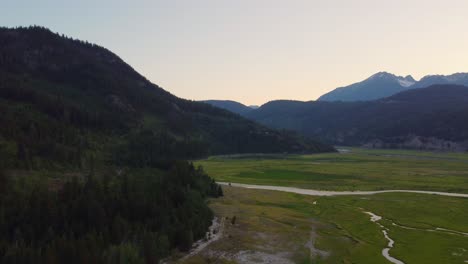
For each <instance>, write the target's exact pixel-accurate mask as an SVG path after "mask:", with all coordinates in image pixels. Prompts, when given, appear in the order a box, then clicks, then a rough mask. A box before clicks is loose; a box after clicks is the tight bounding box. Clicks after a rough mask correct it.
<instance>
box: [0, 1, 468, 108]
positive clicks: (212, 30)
mask: <svg viewBox="0 0 468 264" xmlns="http://www.w3.org/2000/svg"><path fill="white" fill-rule="evenodd" d="M467 13H468V1H466V0H446V1H438V0H410V1H408V0H394V1H387V0H353V1H349V0H328V1H326V0H316V1H310V0H291V1H280V0H236V1H230V0H200V1H192V0H186V1H181V0H173V1H172V0H171V1H154V0H137V1H132V2H130V1H126V0H101V1H95V0H93V1H91V0H81V1H73V2H72V1H59V0H44V1H33V0H30V1H27V0H4V1H2V9H1V15H0V26H8V27H14V26H29V25H33V24H36V25H41V26H45V27H48V28H50V29H51V30H52V31H54V32H59V33H63V34H65V35H68V36H71V37H73V38H78V39H82V40H88V41H89V42H92V43H96V44H99V45H101V46H104V47H106V48H108V49H110V50H111V51H113V52H114V53H116V54H117V55H118V56H120V57H121V58H122V59H123V60H125V61H126V62H127V63H128V64H130V65H131V66H132V67H134V68H135V69H136V70H137V71H138V72H140V73H141V74H142V75H144V76H145V77H146V78H148V79H149V80H150V81H152V82H154V83H155V84H158V85H159V86H161V87H163V88H164V89H166V90H167V91H169V92H171V93H173V94H175V95H177V96H179V97H182V98H186V99H192V100H206V99H220V100H234V101H239V102H242V103H244V104H246V105H261V104H263V103H265V102H267V101H271V100H276V99H292V100H301V101H309V100H315V99H316V98H318V97H319V96H320V95H322V94H324V93H326V92H329V91H331V90H333V89H335V88H337V87H340V86H346V85H349V84H351V83H355V82H358V81H361V80H364V79H365V78H367V77H369V76H371V75H372V74H374V73H376V72H380V71H387V72H391V73H393V74H396V75H402V76H406V75H409V74H410V75H412V76H413V77H414V78H415V79H420V78H421V77H423V76H424V75H428V74H452V73H455V72H466V71H468V48H467V47H468V34H466V29H467V28H468V16H467V15H466V14H467Z"/></svg>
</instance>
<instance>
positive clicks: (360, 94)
mask: <svg viewBox="0 0 468 264" xmlns="http://www.w3.org/2000/svg"><path fill="white" fill-rule="evenodd" d="M435 84H458V85H468V73H455V74H452V75H448V76H445V75H428V76H425V77H423V78H422V79H421V80H420V81H416V80H415V79H414V78H413V77H412V76H411V75H408V76H406V77H402V76H396V75H394V74H391V73H388V72H379V73H376V74H374V75H372V76H371V77H369V78H367V79H366V80H364V81H362V82H358V83H355V84H351V85H349V86H345V87H340V88H336V89H335V90H333V91H331V92H329V93H326V94H324V95H322V96H321V97H320V98H319V99H318V101H331V102H333V101H348V102H352V101H371V100H376V99H380V98H384V97H388V96H391V95H394V94H397V93H399V92H402V91H407V90H411V89H415V88H423V87H428V86H431V85H435Z"/></svg>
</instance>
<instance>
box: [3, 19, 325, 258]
mask: <svg viewBox="0 0 468 264" xmlns="http://www.w3.org/2000/svg"><path fill="white" fill-rule="evenodd" d="M320 151H334V149H333V148H332V147H330V146H328V145H323V144H320V143H317V142H314V141H311V140H307V139H304V138H302V137H300V136H297V135H294V134H292V133H286V132H280V131H277V130H273V129H269V128H266V127H265V126H263V125H259V124H257V123H255V122H253V121H250V120H247V119H245V118H243V117H241V116H239V115H237V114H233V113H231V112H229V111H226V110H223V109H219V108H217V107H213V106H211V105H208V104H205V103H200V102H193V101H189V100H184V99H181V98H178V97H176V96H174V95H172V94H170V93H169V92H167V91H165V90H163V89H162V88H160V87H159V86H157V85H155V84H153V83H151V82H150V81H148V80H147V79H145V78H144V77H143V76H141V75H140V74H139V73H138V72H136V71H135V70H134V69H133V68H132V67H130V66H129V65H128V64H126V63H125V62H124V61H123V60H122V59H120V58H119V57H118V56H117V55H115V54H113V53H112V52H110V51H109V50H107V49H105V48H103V47H100V46H97V45H95V44H90V43H87V42H83V41H79V40H74V39H71V38H68V37H65V36H60V35H58V34H55V33H52V32H51V31H50V30H48V29H46V28H42V27H29V28H15V29H11V28H0V230H1V231H2V232H1V233H2V235H1V236H0V263H69V262H70V261H71V262H72V263H119V262H121V260H125V261H126V262H131V263H159V262H160V260H162V259H164V258H165V257H167V255H168V254H170V253H171V252H174V250H175V249H176V248H177V249H179V250H180V251H188V250H190V249H191V247H192V244H193V242H194V241H196V240H199V239H202V238H203V237H204V236H205V235H206V231H207V230H208V227H209V226H210V225H211V223H212V219H213V212H212V211H211V209H210V208H209V207H208V206H207V204H206V202H205V201H206V199H207V198H209V197H213V198H216V197H218V196H222V194H223V191H222V188H221V187H220V186H219V185H217V184H216V182H215V181H214V180H213V179H212V178H210V177H209V176H208V175H206V173H204V171H203V168H201V167H198V168H195V167H194V165H193V164H192V163H190V162H188V161H186V160H187V159H194V158H200V157H205V156H207V155H211V154H226V153H246V152H248V153H252V152H257V153H258V152H264V153H272V152H281V153H283V152H320Z"/></svg>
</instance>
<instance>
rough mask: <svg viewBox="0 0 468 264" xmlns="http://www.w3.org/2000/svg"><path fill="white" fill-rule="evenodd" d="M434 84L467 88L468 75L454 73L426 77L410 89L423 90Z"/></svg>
mask: <svg viewBox="0 0 468 264" xmlns="http://www.w3.org/2000/svg"><path fill="white" fill-rule="evenodd" d="M434 84H458V85H464V86H468V73H454V74H452V75H427V76H424V77H423V78H422V79H421V80H420V81H419V82H417V83H415V84H414V85H413V86H412V88H424V87H428V86H431V85H434Z"/></svg>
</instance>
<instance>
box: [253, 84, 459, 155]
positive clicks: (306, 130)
mask: <svg viewBox="0 0 468 264" xmlns="http://www.w3.org/2000/svg"><path fill="white" fill-rule="evenodd" d="M248 117H249V118H252V119H253V120H256V121H258V122H261V123H263V124H265V125H268V126H270V127H274V128H284V129H291V130H295V131H298V132H299V133H301V134H303V135H305V136H310V137H313V138H317V139H321V140H324V141H326V142H328V143H333V144H344V145H367V146H373V147H406V148H426V149H447V150H467V149H468V87H465V86H457V85H435V86H431V87H428V88H424V89H414V90H409V91H405V92H402V93H399V94H397V95H394V96H391V97H388V98H384V99H380V100H375V101H369V102H323V101H315V102H314V101H311V102H299V101H273V102H269V103H267V104H265V105H263V106H262V107H261V108H260V109H258V110H255V111H252V112H250V113H249V114H248Z"/></svg>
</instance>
